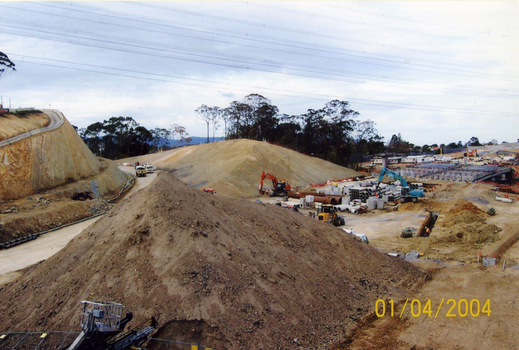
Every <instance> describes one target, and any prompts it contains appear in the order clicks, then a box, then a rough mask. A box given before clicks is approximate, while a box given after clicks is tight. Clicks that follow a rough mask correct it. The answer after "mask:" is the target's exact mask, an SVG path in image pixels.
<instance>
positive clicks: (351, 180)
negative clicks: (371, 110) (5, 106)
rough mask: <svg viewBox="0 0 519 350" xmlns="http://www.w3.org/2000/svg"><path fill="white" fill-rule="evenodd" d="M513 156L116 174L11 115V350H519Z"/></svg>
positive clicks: (0, 233)
mask: <svg viewBox="0 0 519 350" xmlns="http://www.w3.org/2000/svg"><path fill="white" fill-rule="evenodd" d="M514 147H515V146H513V147H512V146H510V148H507V149H506V151H507V152H509V154H513V155H514V157H512V158H509V159H507V160H506V161H504V160H503V157H502V156H500V155H499V154H498V153H496V152H495V151H493V150H485V149H484V148H479V149H478V150H477V152H478V156H477V157H476V156H475V155H474V154H475V152H474V154H473V153H471V152H472V150H467V151H466V152H464V153H462V154H457V155H456V156H453V157H452V158H451V159H449V160H445V159H444V158H443V159H441V160H435V159H431V160H430V161H427V162H422V161H416V162H415V163H404V162H400V163H398V164H391V162H389V161H388V159H387V157H386V159H384V157H382V159H383V161H382V162H381V164H372V165H373V166H372V167H371V168H369V169H370V171H369V172H358V171H355V170H352V169H349V168H345V167H341V166H338V165H336V164H333V163H331V162H327V161H325V160H322V159H318V158H316V157H312V156H308V155H304V154H301V153H298V152H296V151H293V150H290V149H287V148H283V147H280V146H276V145H273V144H269V143H267V142H260V141H252V140H248V139H237V140H227V141H219V142H215V143H207V144H200V145H195V146H186V147H181V148H176V149H172V150H169V151H164V152H159V153H154V154H148V155H144V156H139V157H133V158H126V159H120V160H117V162H115V161H112V160H109V159H105V158H100V157H96V156H95V155H94V154H92V153H91V152H90V150H89V149H88V147H86V145H85V144H84V143H83V141H82V140H81V138H80V137H79V136H78V135H77V133H76V131H75V130H74V128H73V127H72V126H71V125H70V123H69V122H68V121H67V119H66V118H65V116H63V114H62V113H61V112H59V111H57V110H44V111H42V112H39V113H34V114H32V115H31V116H30V117H28V118H23V119H20V118H16V117H14V116H10V115H7V116H6V117H3V118H0V161H1V162H2V163H1V164H2V166H1V167H0V179H1V180H0V300H2V303H1V304H0V349H130V348H132V349H136V348H143V349H144V348H146V349H265V350H266V349H334V350H341V349H395V350H397V349H398V350H404V349H414V350H425V349H467V350H468V349H491V348H496V349H517V347H518V345H519V336H518V334H517V329H516V328H517V326H516V324H517V322H519V303H518V302H517V300H518V296H517V295H518V291H519V279H518V277H519V243H518V240H519V229H518V227H519V205H518V204H517V201H518V200H519V190H518V181H519V175H518V174H519V167H518V166H517V155H518V153H519V147H515V148H514ZM514 158H515V160H514ZM366 166H368V164H366Z"/></svg>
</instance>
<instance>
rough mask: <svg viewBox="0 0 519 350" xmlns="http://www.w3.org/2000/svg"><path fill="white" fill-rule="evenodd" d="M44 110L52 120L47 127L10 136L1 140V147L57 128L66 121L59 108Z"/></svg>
mask: <svg viewBox="0 0 519 350" xmlns="http://www.w3.org/2000/svg"><path fill="white" fill-rule="evenodd" d="M42 112H43V113H45V114H46V115H47V117H49V120H50V123H49V125H47V126H46V127H43V128H39V129H34V130H31V131H27V132H24V133H23V134H19V135H16V136H13V137H10V138H8V139H5V140H3V141H0V147H4V146H7V145H11V144H13V143H15V142H18V141H21V140H23V139H26V138H28V137H31V136H34V135H38V134H41V133H44V132H47V131H51V130H54V129H57V128H59V127H60V126H62V125H63V123H64V122H65V117H64V116H63V113H61V112H60V111H58V110H57V109H44V110H42Z"/></svg>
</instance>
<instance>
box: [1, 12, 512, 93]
mask: <svg viewBox="0 0 519 350" xmlns="http://www.w3.org/2000/svg"><path fill="white" fill-rule="evenodd" d="M0 19H1V18H0ZM2 26H3V27H8V28H15V29H17V31H16V32H12V34H15V35H21V36H25V35H26V34H23V33H21V32H20V31H19V30H20V29H25V30H31V31H32V29H26V28H23V27H17V26H9V25H6V24H0V27H2ZM35 31H36V32H37V34H31V35H28V36H29V37H33V38H39V39H46V40H52V41H58V42H66V43H69V44H77V45H82V46H89V47H96V48H103V49H108V50H115V51H120V52H128V53H137V54H142V55H148V56H153V57H162V58H168V59H176V60H184V61H189V62H196V63H204V64H211V65H219V66H224V67H231V68H240V69H247V70H255V71H262V72H269V73H275V74H284V75H291V76H298V77H309V78H315V79H324V80H332V81H339V82H350V83H357V84H360V83H364V81H365V80H363V79H362V78H363V77H361V76H360V77H359V76H356V75H351V74H346V73H344V72H342V71H338V70H334V71H331V70H330V71H328V72H326V71H316V70H312V69H308V67H309V68H313V67H311V66H301V65H299V67H303V68H298V65H295V66H294V67H292V68H290V69H293V70H296V71H300V72H307V73H317V74H328V75H334V76H333V77H319V76H311V75H307V74H306V75H305V74H296V73H289V72H280V71H276V70H272V69H270V70H269V69H260V68H257V67H254V66H250V64H251V63H252V64H257V65H259V66H261V67H272V68H278V69H286V68H288V67H287V65H286V63H285V65H281V64H284V63H278V62H275V61H272V62H274V63H277V65H276V64H268V63H257V62H256V63H255V62H246V61H240V60H238V59H225V58H223V59H222V58H216V59H219V60H223V61H234V62H240V63H242V64H249V66H243V65H242V66H237V65H231V64H222V63H217V62H210V61H202V60H195V59H193V58H185V57H178V56H168V55H164V54H158V53H150V52H142V51H135V50H130V49H129V48H128V46H131V47H134V48H141V49H142V48H144V49H150V50H155V51H159V52H166V53H168V52H169V53H177V52H174V51H171V50H166V49H165V48H166V47H167V46H168V45H162V44H157V45H159V46H158V47H144V46H139V45H136V44H135V43H138V42H141V43H144V42H142V41H137V40H132V42H131V43H129V42H123V43H119V42H114V41H106V40H99V39H91V38H81V37H77V36H70V35H67V34H61V33H58V35H62V36H68V37H72V38H79V39H86V40H90V41H94V42H102V43H108V44H116V45H121V46H124V48H116V47H111V46H106V45H101V44H90V43H83V42H77V41H72V40H69V39H57V38H47V37H45V36H42V35H41V34H42V33H50V34H55V33H51V32H46V31H44V30H43V29H42V27H41V26H40V27H39V29H37V30H35ZM70 31H73V30H70ZM73 32H74V33H81V31H73ZM119 39H120V38H119ZM146 44H150V43H146ZM190 55H191V56H193V54H190ZM196 56H199V57H203V58H213V59H214V58H215V57H210V56H204V55H198V54H197V55H196ZM335 76H344V77H350V78H354V79H357V81H351V80H344V79H338V78H336V77H335ZM374 80H375V81H377V79H374ZM386 81H389V82H393V83H395V84H404V85H403V86H402V87H403V88H406V89H412V90H413V91H426V92H435V93H438V92H439V91H438V90H432V89H425V88H421V87H416V86H413V85H414V84H412V83H408V82H399V81H396V80H393V79H386ZM369 84H370V85H375V86H377V85H379V86H384V87H387V86H391V84H377V83H374V82H373V81H370V82H369ZM410 85H411V86H410ZM422 85H423V84H422ZM450 93H452V94H458V95H468V96H478V97H481V96H479V95H477V94H474V93H472V94H470V93H466V92H458V91H450ZM484 97H487V98H499V99H516V98H517V97H518V96H513V95H512V96H510V95H503V94H501V95H500V96H491V95H488V94H487V95H485V96H484Z"/></svg>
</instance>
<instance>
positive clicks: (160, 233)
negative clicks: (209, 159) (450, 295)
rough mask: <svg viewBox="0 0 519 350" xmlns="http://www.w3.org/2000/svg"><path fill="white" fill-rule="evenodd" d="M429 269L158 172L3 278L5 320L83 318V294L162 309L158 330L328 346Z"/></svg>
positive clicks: (59, 324) (28, 323) (213, 342)
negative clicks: (58, 246)
mask: <svg viewBox="0 0 519 350" xmlns="http://www.w3.org/2000/svg"><path fill="white" fill-rule="evenodd" d="M426 277H427V275H426V274H424V273H423V272H421V271H420V270H418V269H417V268H416V267H414V266H413V265H411V264H409V263H407V262H405V261H403V260H401V259H395V258H391V257H389V256H387V255H384V254H382V253H380V252H379V251H377V250H376V249H374V248H372V247H371V246H370V245H368V244H365V243H362V242H359V241H357V240H355V239H353V238H352V236H351V235H348V234H346V233H344V231H342V230H339V229H337V228H334V227H333V226H329V225H327V224H323V223H319V222H317V221H315V220H312V219H309V218H307V217H304V216H303V215H301V214H299V213H296V212H293V211H288V210H287V209H284V208H281V207H278V206H271V205H264V204H262V203H257V202H250V201H247V200H241V199H232V198H228V197H224V196H220V195H218V194H216V195H210V194H207V193H204V192H202V191H200V190H197V189H194V188H192V187H191V186H188V185H186V184H185V183H183V182H181V181H180V180H178V179H177V178H176V177H174V176H173V175H172V174H169V173H160V174H159V175H158V176H157V179H156V180H155V181H154V182H153V183H152V184H150V185H149V186H148V187H146V188H144V189H142V190H140V191H139V192H137V193H135V194H134V195H132V196H131V197H129V198H128V199H125V200H124V201H122V202H121V203H120V204H119V205H118V206H117V207H115V208H113V209H112V210H111V211H110V212H109V214H108V215H106V216H105V217H103V218H102V219H100V220H98V221H97V222H96V223H95V224H93V225H92V226H90V227H89V228H87V229H86V230H85V231H83V232H82V233H81V234H80V235H78V236H77V237H75V238H74V239H73V240H72V241H70V242H69V244H68V245H67V246H66V247H65V248H64V249H63V250H61V251H59V252H58V253H57V254H55V255H54V256H52V257H51V258H49V259H48V260H46V261H43V262H41V263H39V264H36V265H33V266H31V267H29V268H27V269H25V270H23V271H22V276H21V277H20V278H19V279H18V280H16V281H14V282H12V283H10V284H6V285H4V286H2V287H0V299H1V300H2V301H3V302H2V303H1V304H0V329H2V330H3V331H23V330H31V331H36V330H41V331H43V330H49V329H52V330H69V329H74V330H79V325H78V324H79V311H80V301H81V300H106V301H114V302H120V303H123V304H124V305H125V306H126V307H127V309H128V310H131V311H132V312H133V313H134V315H136V319H135V320H134V321H132V324H138V323H140V322H142V321H144V320H145V319H147V318H150V317H151V316H155V317H156V318H157V319H158V321H159V330H158V332H157V333H156V334H155V335H154V336H155V337H156V338H165V339H173V340H177V341H188V342H200V343H202V344H204V345H206V346H209V347H212V348H215V349H301V348H303V349H325V348H330V346H331V344H332V343H336V342H339V341H344V340H345V339H347V338H348V336H349V335H350V334H351V332H352V331H353V330H354V328H355V325H356V324H357V322H359V321H361V320H362V319H363V318H364V317H369V315H371V314H373V310H374V305H375V301H376V300H377V299H378V298H385V297H388V296H390V295H391V296H395V295H396V296H398V295H401V294H402V293H405V292H408V291H409V290H410V289H412V288H415V287H417V286H419V285H421V284H422V283H423V282H424V280H425V279H426ZM130 326H131V325H130ZM150 346H153V345H150Z"/></svg>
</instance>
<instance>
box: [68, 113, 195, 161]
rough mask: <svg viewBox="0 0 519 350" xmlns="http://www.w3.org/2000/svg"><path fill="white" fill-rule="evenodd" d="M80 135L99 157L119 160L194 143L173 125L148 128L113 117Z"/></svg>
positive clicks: (129, 118) (94, 124)
mask: <svg viewBox="0 0 519 350" xmlns="http://www.w3.org/2000/svg"><path fill="white" fill-rule="evenodd" d="M78 133H79V135H80V136H81V138H82V139H83V141H84V142H85V144H86V145H87V146H88V148H90V150H91V151H92V153H94V154H95V155H97V156H100V157H105V158H110V159H120V158H127V157H134V156H138V155H142V154H147V153H150V152H156V151H159V150H163V149H165V148H167V149H169V148H170V146H169V144H170V140H172V141H173V146H178V145H180V144H186V143H189V142H191V138H190V137H189V134H188V133H187V132H186V129H185V128H184V127H183V126H180V125H178V124H173V125H172V127H171V129H165V128H155V129H152V130H148V129H146V128H145V127H144V126H142V125H139V123H137V122H136V121H135V120H134V119H133V118H132V117H122V116H120V117H112V118H110V119H108V120H104V121H103V122H96V123H93V124H90V125H89V126H87V127H86V128H84V129H81V130H78Z"/></svg>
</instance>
